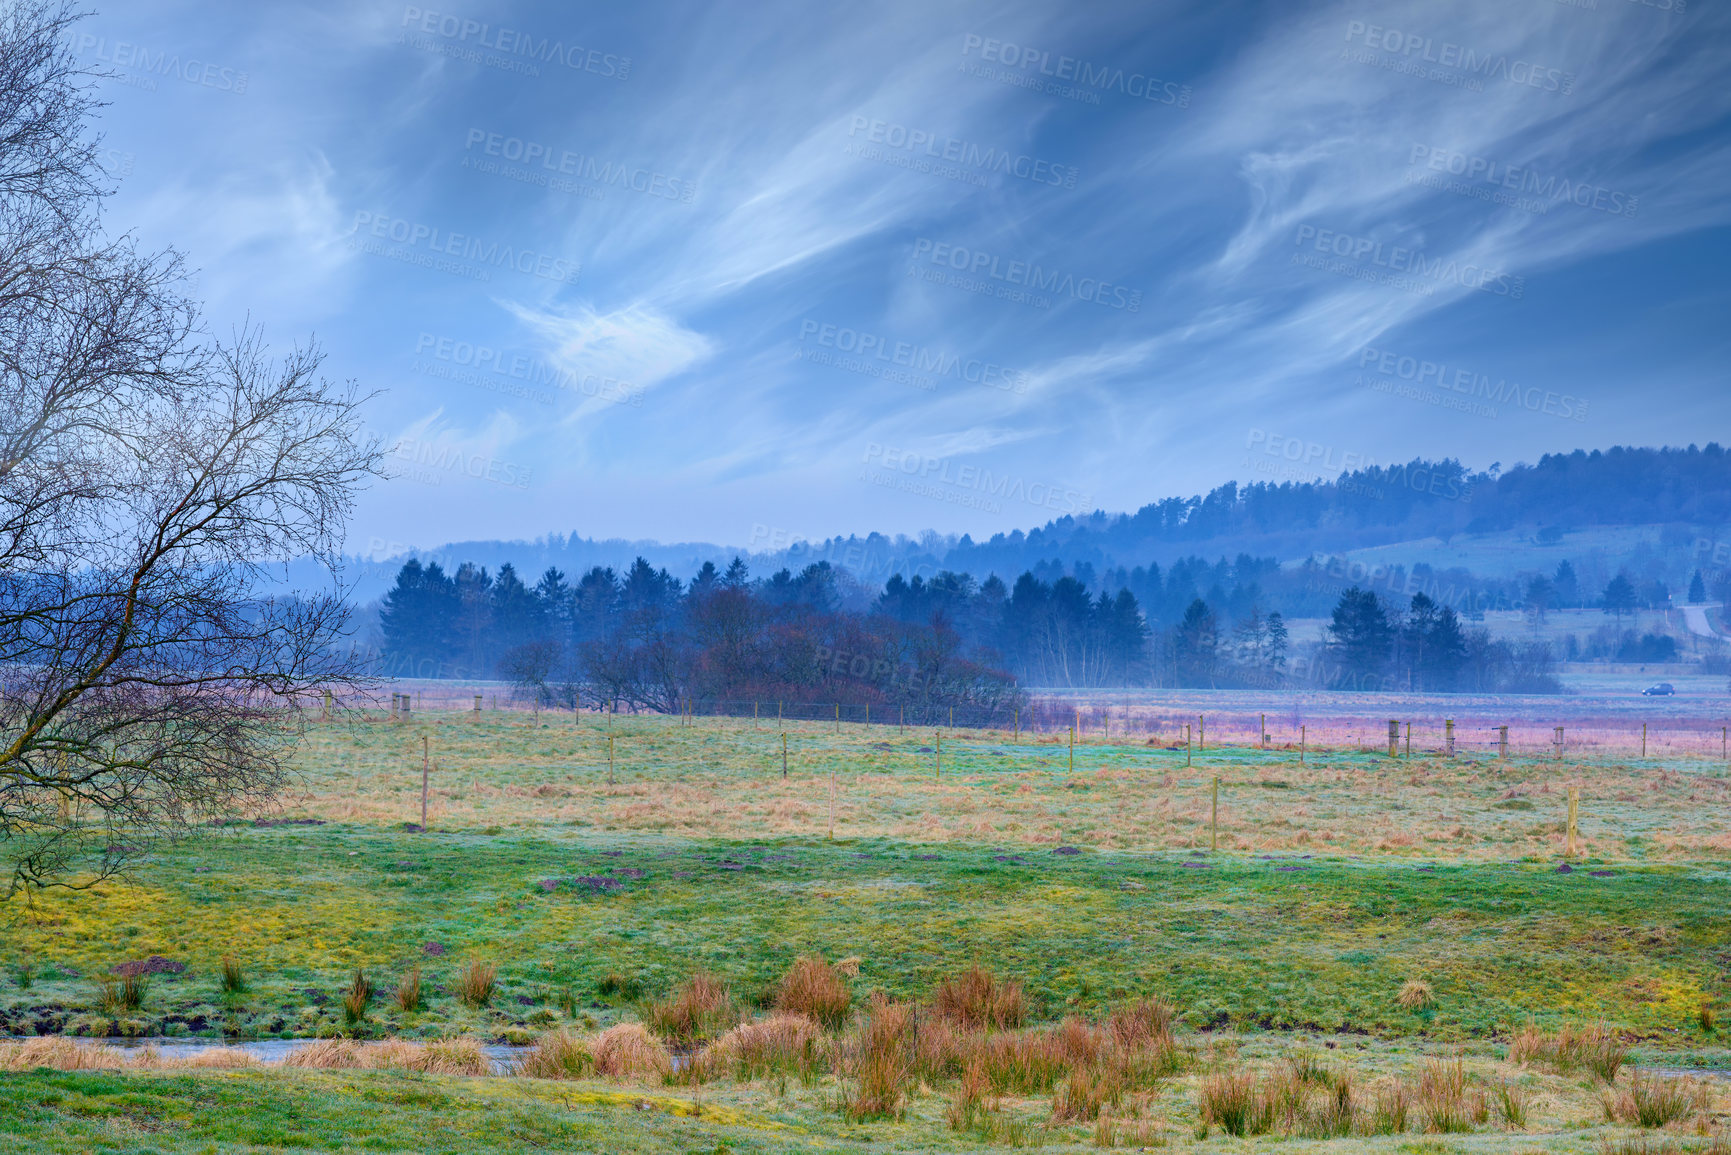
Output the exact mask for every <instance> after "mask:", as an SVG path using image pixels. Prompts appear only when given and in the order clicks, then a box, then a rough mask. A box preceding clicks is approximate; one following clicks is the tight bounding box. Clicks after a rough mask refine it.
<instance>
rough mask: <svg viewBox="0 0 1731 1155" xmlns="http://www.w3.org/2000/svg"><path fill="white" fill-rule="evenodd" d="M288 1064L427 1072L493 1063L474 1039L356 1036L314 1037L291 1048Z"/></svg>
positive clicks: (470, 1069)
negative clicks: (370, 1038) (370, 1039)
mask: <svg viewBox="0 0 1731 1155" xmlns="http://www.w3.org/2000/svg"><path fill="white" fill-rule="evenodd" d="M282 1065H283V1066H285V1067H298V1068H302V1069H306V1070H314V1071H363V1070H394V1071H418V1072H421V1073H423V1074H428V1075H487V1074H491V1073H492V1070H493V1065H492V1063H491V1062H489V1061H488V1059H487V1055H486V1053H485V1052H484V1051H482V1050H481V1044H480V1043H479V1042H477V1041H476V1040H474V1039H443V1040H438V1041H435V1042H430V1043H416V1042H410V1041H409V1040H407V1039H385V1040H383V1041H381V1042H377V1043H360V1042H356V1041H355V1040H353V1039H315V1040H314V1041H312V1042H310V1043H307V1044H306V1045H304V1046H300V1047H296V1048H295V1049H294V1050H292V1051H290V1052H289V1053H288V1054H287V1055H286V1056H285V1057H284V1058H283V1061H282Z"/></svg>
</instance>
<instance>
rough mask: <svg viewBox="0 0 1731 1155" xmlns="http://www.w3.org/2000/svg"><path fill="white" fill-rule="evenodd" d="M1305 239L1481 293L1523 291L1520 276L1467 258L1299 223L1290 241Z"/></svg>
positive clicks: (1324, 249) (1322, 249) (1513, 296)
mask: <svg viewBox="0 0 1731 1155" xmlns="http://www.w3.org/2000/svg"><path fill="white" fill-rule="evenodd" d="M1306 241H1313V242H1314V248H1315V249H1316V251H1317V252H1319V253H1329V254H1332V255H1333V256H1337V257H1344V258H1346V259H1347V260H1351V261H1354V262H1357V263H1358V264H1361V265H1371V266H1375V267H1377V268H1382V269H1387V270H1389V271H1391V272H1395V273H1402V274H1409V275H1411V276H1413V277H1416V278H1421V279H1425V280H1432V281H1442V282H1451V283H1453V284H1457V285H1461V286H1463V287H1464V288H1468V289H1477V290H1478V291H1479V292H1481V293H1490V294H1492V295H1493V296H1497V297H1508V298H1509V299H1510V300H1515V301H1518V300H1520V299H1521V294H1522V293H1523V292H1525V290H1526V281H1525V279H1524V278H1522V277H1519V276H1510V275H1509V274H1507V273H1505V272H1502V271H1501V270H1498V269H1490V268H1486V267H1484V266H1483V265H1478V264H1474V263H1472V262H1470V261H1468V262H1465V263H1462V262H1460V261H1457V260H1455V259H1454V258H1453V257H1437V258H1435V259H1434V260H1431V259H1427V258H1426V257H1425V254H1424V252H1423V250H1421V249H1409V248H1405V247H1403V246H1401V245H1385V244H1384V243H1383V242H1382V241H1379V240H1375V239H1373V238H1371V237H1360V236H1354V235H1353V234H1351V233H1340V232H1335V231H1334V230H1333V229H1319V228H1317V227H1316V226H1315V225H1299V226H1298V236H1297V237H1295V238H1294V239H1293V244H1295V245H1299V246H1303V244H1304V243H1305V242H1306ZM1294 259H1295V260H1296V259H1297V258H1296V257H1295V258H1294Z"/></svg>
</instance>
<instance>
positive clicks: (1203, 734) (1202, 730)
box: [1196, 714, 1208, 750]
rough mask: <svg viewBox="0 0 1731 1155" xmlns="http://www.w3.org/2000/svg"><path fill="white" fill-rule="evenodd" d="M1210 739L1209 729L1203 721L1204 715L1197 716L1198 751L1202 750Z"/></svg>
mask: <svg viewBox="0 0 1731 1155" xmlns="http://www.w3.org/2000/svg"><path fill="white" fill-rule="evenodd" d="M1207 738H1208V727H1207V725H1206V724H1205V723H1204V722H1203V721H1202V715H1201V714H1198V715H1196V749H1198V750H1201V749H1202V747H1203V745H1204V744H1205V742H1206V740H1207Z"/></svg>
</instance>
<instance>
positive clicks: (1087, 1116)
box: [1052, 1068, 1124, 1123]
mask: <svg viewBox="0 0 1731 1155" xmlns="http://www.w3.org/2000/svg"><path fill="white" fill-rule="evenodd" d="M1123 1097H1124V1084H1123V1081H1122V1079H1121V1078H1120V1077H1119V1075H1118V1072H1117V1071H1115V1070H1113V1069H1111V1068H1082V1069H1077V1070H1073V1071H1071V1073H1070V1077H1069V1078H1067V1079H1065V1080H1064V1081H1063V1082H1062V1083H1061V1084H1059V1086H1058V1089H1057V1091H1056V1092H1054V1093H1053V1095H1052V1118H1053V1119H1055V1120H1058V1121H1059V1122H1065V1123H1069V1122H1086V1121H1088V1120H1092V1119H1097V1118H1099V1117H1100V1112H1101V1110H1102V1109H1103V1108H1105V1107H1115V1106H1117V1105H1118V1102H1119V1100H1120V1099H1122V1098H1123Z"/></svg>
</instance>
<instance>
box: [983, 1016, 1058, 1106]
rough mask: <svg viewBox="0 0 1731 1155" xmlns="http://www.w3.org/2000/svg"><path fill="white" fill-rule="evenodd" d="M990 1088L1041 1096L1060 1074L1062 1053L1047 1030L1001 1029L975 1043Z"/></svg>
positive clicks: (1010, 1092) (1016, 1093) (1005, 1092)
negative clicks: (977, 1046) (990, 1085)
mask: <svg viewBox="0 0 1731 1155" xmlns="http://www.w3.org/2000/svg"><path fill="white" fill-rule="evenodd" d="M979 1055H980V1058H981V1060H982V1062H983V1063H984V1064H985V1070H986V1077H987V1078H988V1079H989V1080H991V1084H992V1090H994V1091H996V1092H997V1093H998V1094H1000V1095H1044V1094H1046V1093H1047V1092H1049V1091H1050V1090H1051V1089H1052V1088H1053V1086H1055V1085H1056V1084H1057V1082H1058V1080H1059V1079H1061V1078H1063V1077H1064V1072H1065V1068H1066V1063H1065V1060H1064V1052H1063V1049H1062V1047H1061V1045H1060V1044H1059V1042H1058V1040H1057V1038H1056V1037H1055V1035H1054V1034H1053V1032H1051V1031H1014V1032H1010V1031H1005V1032H998V1033H993V1034H990V1035H988V1036H986V1037H985V1038H984V1039H983V1040H981V1041H980V1043H979Z"/></svg>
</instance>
